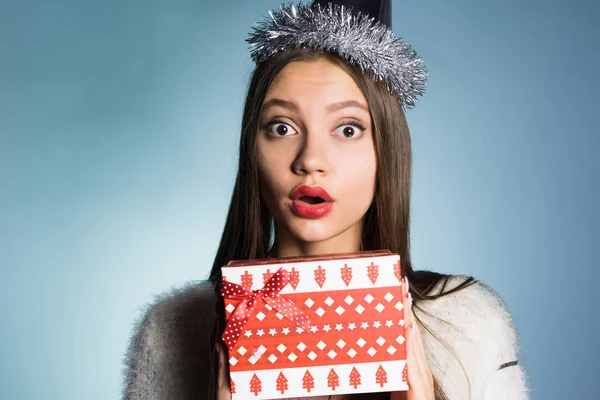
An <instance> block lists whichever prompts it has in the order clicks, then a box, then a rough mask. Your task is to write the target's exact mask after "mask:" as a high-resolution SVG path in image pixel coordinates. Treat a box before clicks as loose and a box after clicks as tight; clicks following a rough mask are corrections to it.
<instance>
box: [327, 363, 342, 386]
mask: <svg viewBox="0 0 600 400" xmlns="http://www.w3.org/2000/svg"><path fill="white" fill-rule="evenodd" d="M327 386H328V387H330V388H331V390H335V388H336V387H338V386H340V377H339V376H338V374H336V373H335V371H334V370H333V368H331V371H329V375H327Z"/></svg>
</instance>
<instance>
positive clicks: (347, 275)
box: [340, 264, 352, 286]
mask: <svg viewBox="0 0 600 400" xmlns="http://www.w3.org/2000/svg"><path fill="white" fill-rule="evenodd" d="M340 272H341V274H342V280H343V281H344V283H345V284H346V286H348V285H350V281H351V280H352V268H350V267H348V264H344V268H342V269H340Z"/></svg>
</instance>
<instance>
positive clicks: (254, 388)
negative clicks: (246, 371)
mask: <svg viewBox="0 0 600 400" xmlns="http://www.w3.org/2000/svg"><path fill="white" fill-rule="evenodd" d="M250 392H253V393H254V395H255V396H258V394H259V393H260V392H262V382H261V381H260V379H258V376H256V374H254V375H252V379H251V380H250Z"/></svg>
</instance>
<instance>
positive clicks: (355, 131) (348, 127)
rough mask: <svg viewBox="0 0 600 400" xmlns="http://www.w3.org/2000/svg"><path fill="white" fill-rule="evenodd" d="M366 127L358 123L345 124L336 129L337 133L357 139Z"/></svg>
mask: <svg viewBox="0 0 600 400" xmlns="http://www.w3.org/2000/svg"><path fill="white" fill-rule="evenodd" d="M365 129H366V128H365V127H364V126H362V125H360V124H358V123H352V124H345V125H342V126H340V127H339V128H337V129H336V133H337V134H338V135H340V136H344V137H347V138H348V139H356V138H358V137H360V135H362V133H363V132H364V131H365Z"/></svg>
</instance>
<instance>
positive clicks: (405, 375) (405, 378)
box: [402, 364, 408, 383]
mask: <svg viewBox="0 0 600 400" xmlns="http://www.w3.org/2000/svg"><path fill="white" fill-rule="evenodd" d="M402 382H403V383H408V364H404V369H403V370H402Z"/></svg>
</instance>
